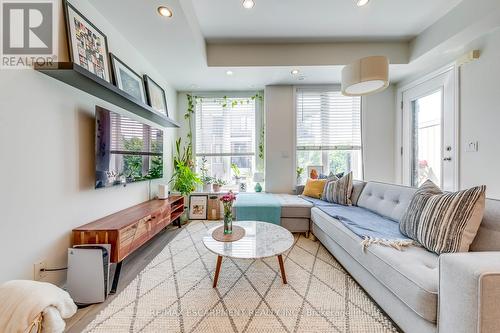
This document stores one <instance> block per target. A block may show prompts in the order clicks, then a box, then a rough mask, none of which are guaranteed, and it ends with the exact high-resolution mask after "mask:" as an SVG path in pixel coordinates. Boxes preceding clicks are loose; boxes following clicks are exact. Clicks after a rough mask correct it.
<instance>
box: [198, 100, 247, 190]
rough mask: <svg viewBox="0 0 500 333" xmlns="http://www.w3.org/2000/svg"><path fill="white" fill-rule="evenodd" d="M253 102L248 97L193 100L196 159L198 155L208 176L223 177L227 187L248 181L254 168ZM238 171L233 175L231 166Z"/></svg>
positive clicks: (234, 186) (199, 163) (233, 187)
mask: <svg viewBox="0 0 500 333" xmlns="http://www.w3.org/2000/svg"><path fill="white" fill-rule="evenodd" d="M255 127H256V102H255V100H252V99H251V98H227V99H223V98H213V97H205V98H202V99H201V100H199V101H198V103H197V104H196V132H195V137H196V148H195V150H196V161H197V166H198V169H199V168H200V166H201V163H202V158H203V157H205V158H206V159H207V164H206V167H207V169H208V174H209V176H211V177H217V178H221V179H224V180H225V181H226V182H227V183H228V185H227V186H225V187H226V188H229V189H231V188H232V189H237V182H245V183H249V182H251V181H252V177H253V173H254V171H255V146H256V138H255V133H256V130H255ZM232 165H233V166H234V165H236V166H237V169H238V170H239V172H240V175H239V177H240V178H239V179H236V177H235V176H236V175H235V174H234V168H231V166H232Z"/></svg>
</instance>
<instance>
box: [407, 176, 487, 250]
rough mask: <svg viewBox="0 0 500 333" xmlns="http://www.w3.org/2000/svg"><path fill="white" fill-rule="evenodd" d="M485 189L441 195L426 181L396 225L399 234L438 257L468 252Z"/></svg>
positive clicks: (478, 221)
mask: <svg viewBox="0 0 500 333" xmlns="http://www.w3.org/2000/svg"><path fill="white" fill-rule="evenodd" d="M485 192H486V186H477V187H473V188H471V189H468V190H464V191H459V192H454V193H443V192H442V191H441V190H440V189H439V187H437V186H436V185H435V184H434V183H433V182H432V181H430V180H427V181H426V182H425V183H424V184H423V185H422V186H421V187H420V188H419V189H418V190H417V192H416V193H415V195H414V197H413V198H412V200H411V202H410V205H409V207H408V210H407V211H406V213H405V214H404V216H403V218H402V219H401V222H400V224H399V229H400V231H401V233H402V234H404V235H406V236H408V237H409V238H411V239H414V240H416V241H418V242H419V243H420V244H422V245H423V246H424V247H425V248H426V249H428V250H429V251H432V252H435V253H437V254H441V253H450V252H467V251H469V247H470V244H471V243H472V241H473V240H474V237H476V234H477V230H478V229H479V225H480V224H481V220H482V219H483V213H484V205H485V200H486V199H485V196H486V195H485Z"/></svg>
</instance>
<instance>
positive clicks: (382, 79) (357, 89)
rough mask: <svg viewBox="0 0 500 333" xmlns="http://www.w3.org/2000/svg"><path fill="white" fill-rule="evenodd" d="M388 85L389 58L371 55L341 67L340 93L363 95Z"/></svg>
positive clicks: (378, 90)
mask: <svg viewBox="0 0 500 333" xmlns="http://www.w3.org/2000/svg"><path fill="white" fill-rule="evenodd" d="M388 86H389V59H387V57H384V56H371V57H366V58H362V59H359V60H357V61H355V62H353V63H351V64H349V65H347V66H345V67H344V69H342V94H343V95H345V96H363V95H369V94H373V93H376V92H380V91H382V90H384V89H385V88H387V87H388Z"/></svg>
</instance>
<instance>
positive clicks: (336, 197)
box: [323, 172, 352, 206]
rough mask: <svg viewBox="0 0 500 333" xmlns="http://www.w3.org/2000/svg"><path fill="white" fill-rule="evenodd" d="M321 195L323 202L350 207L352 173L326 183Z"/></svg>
mask: <svg viewBox="0 0 500 333" xmlns="http://www.w3.org/2000/svg"><path fill="white" fill-rule="evenodd" d="M323 193H324V194H323V200H325V201H328V202H333V203H336V204H339V205H344V206H351V205H352V202H351V193H352V172H349V173H348V174H347V175H345V176H343V177H342V178H340V179H339V180H336V181H331V182H328V183H327V184H326V185H325V190H324V192H323Z"/></svg>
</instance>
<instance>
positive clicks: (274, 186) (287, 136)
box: [264, 86, 295, 193]
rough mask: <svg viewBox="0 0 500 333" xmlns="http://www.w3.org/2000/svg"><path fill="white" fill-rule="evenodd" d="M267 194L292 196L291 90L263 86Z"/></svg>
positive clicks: (281, 87) (292, 93) (292, 120)
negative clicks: (289, 194) (288, 194)
mask: <svg viewBox="0 0 500 333" xmlns="http://www.w3.org/2000/svg"><path fill="white" fill-rule="evenodd" d="M264 104H265V115H266V145H265V151H266V173H265V174H266V191H268V192H275V193H291V192H292V190H293V185H294V184H293V183H294V177H295V165H294V155H295V147H294V141H295V140H294V135H295V120H294V115H293V112H294V87H293V86H266V88H265V90H264Z"/></svg>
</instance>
